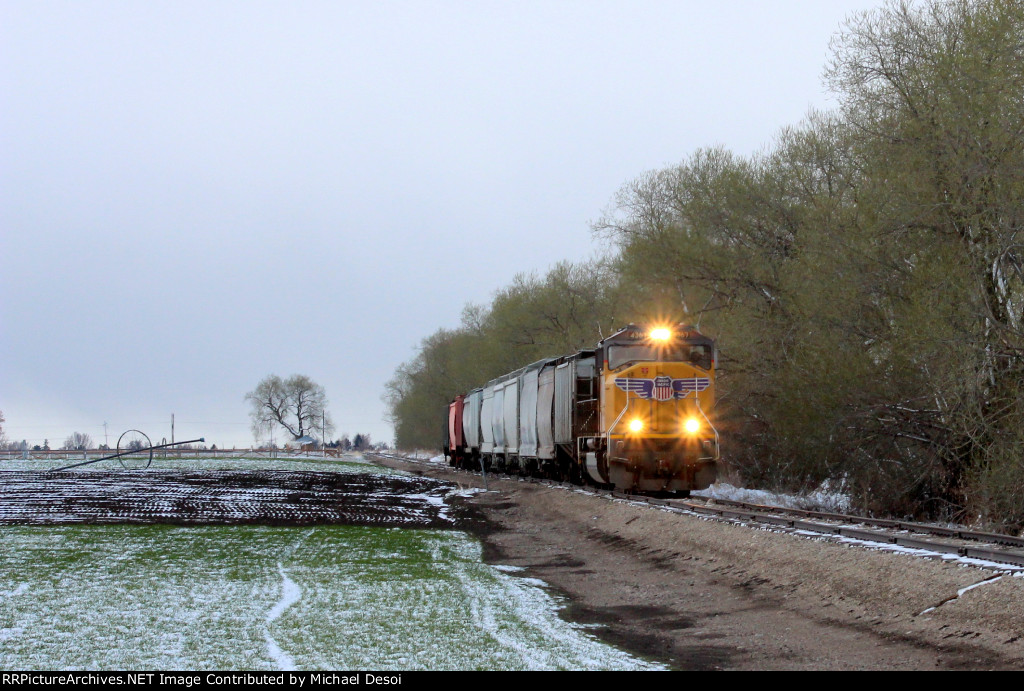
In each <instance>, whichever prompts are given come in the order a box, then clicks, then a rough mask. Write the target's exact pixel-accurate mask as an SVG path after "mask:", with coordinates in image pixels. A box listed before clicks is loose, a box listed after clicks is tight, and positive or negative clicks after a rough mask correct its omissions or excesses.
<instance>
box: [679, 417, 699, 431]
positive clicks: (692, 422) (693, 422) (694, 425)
mask: <svg viewBox="0 0 1024 691" xmlns="http://www.w3.org/2000/svg"><path fill="white" fill-rule="evenodd" d="M683 429H684V430H686V433H687V434H697V432H699V431H700V420H698V419H697V418H695V417H691V418H687V419H686V422H684V423H683Z"/></svg>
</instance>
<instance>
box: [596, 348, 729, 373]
mask: <svg viewBox="0 0 1024 691" xmlns="http://www.w3.org/2000/svg"><path fill="white" fill-rule="evenodd" d="M712 357H713V353H712V347H711V346H709V345H706V344H703V343H702V344H689V343H681V344H678V345H670V346H663V345H649V344H645V343H628V344H623V345H618V344H616V345H610V346H608V367H609V368H610V369H613V370H616V369H618V368H620V367H623V366H625V365H629V364H632V363H634V362H689V363H690V364H692V365H695V366H697V367H700V368H701V369H708V370H709V369H711V360H712Z"/></svg>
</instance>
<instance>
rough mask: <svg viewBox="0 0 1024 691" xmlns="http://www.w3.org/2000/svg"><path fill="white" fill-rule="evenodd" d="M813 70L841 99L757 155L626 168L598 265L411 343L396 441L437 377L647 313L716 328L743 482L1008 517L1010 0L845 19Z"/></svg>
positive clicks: (520, 357)
mask: <svg viewBox="0 0 1024 691" xmlns="http://www.w3.org/2000/svg"><path fill="white" fill-rule="evenodd" d="M825 81H826V84H827V85H828V87H829V89H830V90H831V91H832V93H833V94H834V95H835V96H836V97H837V99H838V102H839V103H840V105H839V107H838V108H837V109H836V110H834V111H831V112H811V113H809V114H808V115H807V116H806V118H805V119H804V120H803V121H802V122H800V123H797V124H794V125H792V126H789V127H786V128H785V129H783V130H782V131H781V132H780V133H779V134H778V136H777V137H776V139H775V140H774V141H773V142H772V143H771V145H770V146H769V147H768V148H767V149H766V150H765V151H763V152H762V153H759V154H757V155H753V156H740V155H737V154H735V153H733V152H731V151H729V150H728V149H726V148H722V147H712V148H706V149H702V150H699V151H696V152H694V153H693V154H692V155H690V156H689V157H688V158H687V159H686V160H684V161H682V162H681V163H679V164H678V165H674V166H670V167H667V168H664V169H661V170H655V171H650V172H648V173H645V174H643V175H641V176H639V177H638V178H636V179H635V180H632V181H630V182H628V183H626V184H625V185H624V186H623V187H622V188H621V189H620V190H619V191H618V193H617V194H616V195H615V197H614V199H613V202H612V204H611V205H610V207H609V209H607V210H606V212H605V213H604V214H603V215H602V216H601V218H600V220H599V221H598V222H597V223H596V224H595V225H594V232H595V234H596V235H597V236H598V237H601V238H603V239H605V240H606V241H607V242H608V243H609V245H610V247H611V253H610V256H609V258H608V259H606V260H603V261H601V262H597V263H585V264H579V265H570V264H562V265H559V266H558V267H556V268H555V269H553V270H552V272H551V274H549V276H547V277H545V278H543V279H538V278H535V277H520V278H517V280H516V281H515V282H514V284H513V286H510V287H509V288H507V289H505V290H504V291H501V292H499V294H498V295H497V296H496V297H495V299H494V301H493V303H492V304H491V306H490V307H489V308H483V307H470V308H467V310H466V312H465V313H464V315H463V324H462V326H461V327H459V328H458V329H454V330H441V331H438V332H437V333H435V334H434V335H432V336H430V337H428V338H427V339H425V340H424V342H423V344H422V348H421V351H420V353H419V355H418V356H417V358H415V359H414V360H412V361H410V362H408V363H406V364H404V365H402V366H401V367H400V368H399V369H398V371H397V372H396V374H395V377H394V378H393V379H392V381H391V382H390V384H389V385H388V388H387V393H386V399H387V401H388V403H389V404H390V410H391V414H392V417H393V421H394V423H395V429H396V436H397V441H398V443H399V445H400V446H412V445H425V444H426V443H427V442H428V440H429V441H431V442H434V441H435V440H436V439H437V438H438V437H439V436H440V433H441V429H440V426H441V423H440V421H439V420H440V414H439V413H438V411H439V410H440V409H441V408H443V405H444V402H445V401H446V400H448V399H449V398H450V397H451V396H452V395H454V394H455V393H460V392H464V391H466V390H468V389H469V388H472V387H475V386H479V385H480V384H481V383H483V382H486V381H487V379H488V378H491V377H493V376H496V375H497V374H500V373H502V372H505V371H508V370H510V369H513V368H514V367H516V366H521V365H522V364H525V363H526V362H529V361H531V360H532V359H536V358H538V357H540V356H543V355H556V354H561V353H565V352H570V351H571V350H572V349H573V348H575V347H580V346H584V345H589V344H592V343H593V342H594V341H596V340H597V338H598V337H599V334H600V332H601V329H602V328H603V329H604V330H605V333H607V331H608V329H609V328H611V326H612V322H614V323H615V324H616V325H620V324H622V323H625V322H627V321H642V320H643V319H645V318H649V317H652V316H667V317H670V318H674V319H680V320H682V321H687V322H691V323H694V322H699V324H700V328H701V330H702V331H704V332H706V333H708V334H709V335H710V336H712V337H714V338H716V340H717V342H718V345H719V349H720V371H719V375H720V376H719V380H718V393H719V404H718V408H717V410H716V415H717V417H718V419H719V421H720V425H721V431H722V433H723V440H724V442H725V446H724V448H723V451H724V455H725V458H726V459H727V461H728V463H729V464H730V465H731V466H732V468H733V469H734V470H735V472H736V473H738V474H739V475H740V476H741V477H742V478H743V479H744V480H745V481H747V482H748V483H751V484H756V485H760V486H767V487H773V488H781V489H789V490H799V489H809V488H813V487H817V486H820V485H821V484H822V483H824V482H829V483H830V484H831V485H832V486H836V487H840V488H841V489H842V490H843V491H845V492H847V493H848V494H850V495H851V497H852V498H853V500H854V501H855V502H856V503H857V505H858V506H859V507H860V508H861V509H862V510H865V511H869V512H875V513H879V514H883V513H884V514H895V515H910V516H927V517H934V518H956V519H961V520H964V519H966V520H970V521H979V522H981V523H984V524H986V525H989V526H991V527H994V528H998V529H1002V530H1011V531H1019V530H1021V528H1022V527H1024V499H1022V497H1024V386H1022V382H1024V330H1022V329H1024V233H1022V230H1024V4H1022V3H1020V2H1015V1H1011V0H979V1H974V2H968V1H966V0H950V1H942V2H931V3H927V4H916V3H908V2H890V3H888V4H886V5H884V6H883V7H881V8H880V9H877V10H873V11H869V12H865V13H860V14H857V15H854V16H852V17H851V18H849V19H848V20H847V22H846V23H845V24H844V26H843V28H842V29H841V30H840V32H839V33H837V35H836V36H835V37H834V39H833V42H832V46H831V57H830V59H829V62H828V64H827V65H826V67H825ZM567 270H571V271H570V273H572V275H573V276H574V280H571V281H561V282H560V281H558V280H556V279H557V277H558V276H564V275H565V274H566V271H567ZM581 292H583V293H585V294H586V295H587V296H588V298H589V299H587V300H578V299H577V298H578V297H579V295H580V293H581ZM570 305H571V310H572V314H573V316H572V320H571V323H573V324H575V325H576V327H577V328H576V330H575V331H572V332H571V336H570V335H569V333H568V332H566V333H565V336H566V337H564V338H563V337H562V335H563V332H562V331H561V330H560V328H559V327H561V326H563V325H564V324H565V323H566V322H563V317H565V316H566V315H564V314H563V312H562V310H568V309H570ZM613 316H614V317H619V319H617V320H615V319H612V317H613Z"/></svg>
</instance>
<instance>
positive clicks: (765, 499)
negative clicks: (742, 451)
mask: <svg viewBox="0 0 1024 691" xmlns="http://www.w3.org/2000/svg"><path fill="white" fill-rule="evenodd" d="M693 496H695V497H705V498H707V499H728V500H730V501H742V502H747V503H750V504H764V505H766V506H782V507H785V508H790V509H805V510H812V511H832V512H837V513H846V512H848V511H849V510H850V505H851V502H850V497H848V496H847V495H845V494H840V493H838V492H834V491H832V490H830V489H829V487H828V483H827V482H826V483H824V484H823V485H822V486H821V487H819V488H818V489H816V490H815V491H813V492H810V493H809V494H804V495H797V494H781V493H778V492H769V491H766V490H761V489H745V488H743V487H735V486H733V485H730V484H728V483H726V482H718V483H715V484H713V485H711V486H710V487H708V488H707V489H705V490H700V491H697V492H694V493H693Z"/></svg>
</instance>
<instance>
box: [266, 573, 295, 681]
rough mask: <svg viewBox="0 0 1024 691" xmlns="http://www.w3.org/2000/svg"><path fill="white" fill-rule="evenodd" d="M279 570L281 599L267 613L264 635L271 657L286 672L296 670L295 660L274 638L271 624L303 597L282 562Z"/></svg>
mask: <svg viewBox="0 0 1024 691" xmlns="http://www.w3.org/2000/svg"><path fill="white" fill-rule="evenodd" d="M277 572H278V574H280V576H281V599H280V600H278V601H277V603H276V604H275V605H274V607H273V609H271V610H270V612H269V613H268V614H267V629H266V631H264V637H265V638H266V641H267V650H268V652H269V653H270V657H271V659H273V660H274V661H275V662H277V666H278V668H279V669H281V670H282V671H284V672H294V671H295V661H294V660H292V658H291V657H290V656H289V655H288V654H287V653H285V652H284V651H283V650H281V647H280V646H279V645H278V644H277V641H275V640H274V637H273V636H272V635H271V634H270V625H271V624H273V623H274V622H275V621H277V619H278V617H280V616H281V615H282V614H284V611H285V610H286V609H288V608H289V607H291V606H292V605H294V604H295V603H296V602H298V601H299V600H301V599H302V588H300V587H299V586H298V585H297V584H296V583H295V581H293V580H292V579H290V578H288V574H287V573H286V572H285V570H284V567H283V566H281V563H280V562H278V564H277Z"/></svg>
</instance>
